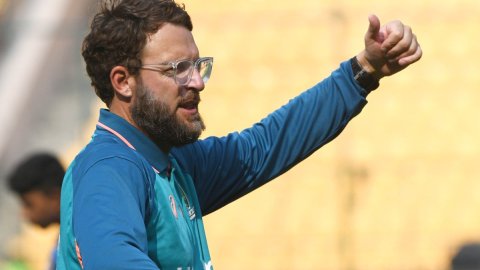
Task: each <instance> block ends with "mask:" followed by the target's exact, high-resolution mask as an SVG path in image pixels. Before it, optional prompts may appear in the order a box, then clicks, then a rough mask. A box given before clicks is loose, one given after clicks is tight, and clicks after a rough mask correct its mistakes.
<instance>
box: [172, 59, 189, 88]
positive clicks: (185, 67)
mask: <svg viewBox="0 0 480 270" xmlns="http://www.w3.org/2000/svg"><path fill="white" fill-rule="evenodd" d="M192 66H193V63H192V62H191V61H188V60H185V61H181V62H178V63H177V69H176V72H175V80H176V81H177V83H178V84H180V85H184V84H187V83H188V81H189V80H190V77H191V75H192Z"/></svg>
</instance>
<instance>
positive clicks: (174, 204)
mask: <svg viewBox="0 0 480 270" xmlns="http://www.w3.org/2000/svg"><path fill="white" fill-rule="evenodd" d="M168 199H169V200H170V207H171V208H172V213H173V215H174V216H175V218H178V213H177V204H176V203H175V198H173V195H170V196H168Z"/></svg>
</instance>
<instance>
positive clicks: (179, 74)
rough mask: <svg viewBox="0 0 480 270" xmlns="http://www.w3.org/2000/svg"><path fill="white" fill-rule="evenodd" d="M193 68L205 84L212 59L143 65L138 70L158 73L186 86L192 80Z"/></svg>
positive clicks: (204, 58) (210, 70) (210, 72)
mask: <svg viewBox="0 0 480 270" xmlns="http://www.w3.org/2000/svg"><path fill="white" fill-rule="evenodd" d="M165 67H167V68H165ZM168 67H169V68H168ZM194 67H195V69H196V70H197V71H198V73H199V74H200V77H201V78H202V80H203V82H204V83H207V81H208V79H210V75H211V74H212V67H213V57H201V58H198V59H197V60H196V61H193V60H178V61H173V62H168V63H163V64H145V65H142V66H141V67H140V68H141V69H148V70H153V71H158V72H160V73H162V74H163V75H165V76H168V77H172V78H173V79H174V80H175V82H176V83H177V84H178V85H187V84H189V83H190V80H191V79H192V74H193V69H194Z"/></svg>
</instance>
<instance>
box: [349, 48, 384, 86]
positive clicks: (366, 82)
mask: <svg viewBox="0 0 480 270" xmlns="http://www.w3.org/2000/svg"><path fill="white" fill-rule="evenodd" d="M350 64H351V65H352V71H353V78H354V79H355V80H356V81H357V83H358V84H359V85H360V86H361V87H362V88H363V89H365V90H366V91H368V92H370V91H373V90H375V89H377V88H378V86H380V83H379V81H378V80H377V79H376V78H375V77H373V75H372V74H370V73H368V72H367V71H366V70H365V69H364V68H363V67H362V66H361V65H360V63H358V60H357V57H356V56H354V57H353V58H352V59H350Z"/></svg>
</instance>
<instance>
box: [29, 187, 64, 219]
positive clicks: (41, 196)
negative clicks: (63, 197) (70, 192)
mask: <svg viewBox="0 0 480 270" xmlns="http://www.w3.org/2000/svg"><path fill="white" fill-rule="evenodd" d="M58 193H60V191H58ZM59 198H60V194H54V193H53V192H52V194H50V193H48V194H47V193H45V192H42V191H39V190H33V191H29V192H26V193H24V194H22V195H21V200H22V208H23V209H22V210H23V215H24V217H25V218H26V219H27V220H28V221H30V222H31V223H33V224H36V225H39V226H40V227H42V228H46V227H48V225H50V224H52V223H58V222H59V219H60V209H59V205H60V200H59Z"/></svg>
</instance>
